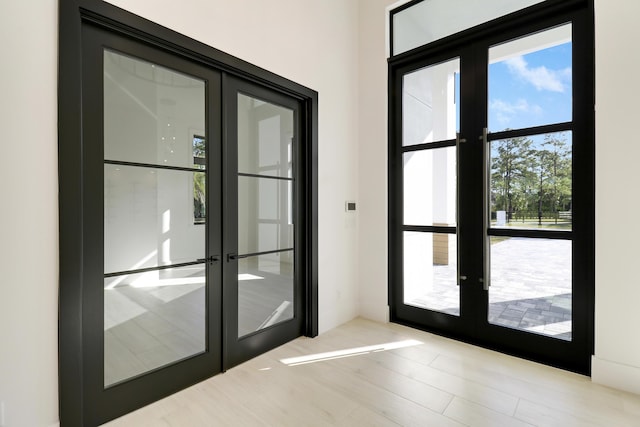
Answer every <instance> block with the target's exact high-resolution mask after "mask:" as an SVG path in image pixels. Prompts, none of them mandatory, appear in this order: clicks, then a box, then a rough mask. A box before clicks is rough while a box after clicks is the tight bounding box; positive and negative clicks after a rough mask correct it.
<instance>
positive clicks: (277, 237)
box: [238, 176, 293, 254]
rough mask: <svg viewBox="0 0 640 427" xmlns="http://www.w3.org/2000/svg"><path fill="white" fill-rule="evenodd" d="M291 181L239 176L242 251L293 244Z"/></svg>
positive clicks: (239, 249) (239, 233)
mask: <svg viewBox="0 0 640 427" xmlns="http://www.w3.org/2000/svg"><path fill="white" fill-rule="evenodd" d="M290 184H291V182H290V181H286V180H278V179H270V178H256V177H246V176H239V177H238V252H239V253H240V254H247V253H256V252H265V251H273V250H277V249H287V248H292V247H293V222H292V217H291V208H292V202H293V200H292V194H291V185H290Z"/></svg>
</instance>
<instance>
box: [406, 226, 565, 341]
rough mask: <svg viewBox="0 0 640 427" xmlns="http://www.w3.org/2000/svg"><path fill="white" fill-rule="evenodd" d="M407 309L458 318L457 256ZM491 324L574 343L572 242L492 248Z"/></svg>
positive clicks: (512, 241)
mask: <svg viewBox="0 0 640 427" xmlns="http://www.w3.org/2000/svg"><path fill="white" fill-rule="evenodd" d="M450 258H454V259H453V260H452V261H453V262H450V264H449V265H434V267H433V286H432V289H431V290H429V291H427V292H426V293H424V294H423V295H421V296H420V297H418V298H415V299H414V300H413V301H407V302H406V303H407V304H408V305H412V306H417V307H421V308H428V309H431V310H436V311H441V312H444V313H449V314H452V315H459V314H460V303H459V298H460V297H459V295H460V289H459V287H458V286H456V264H455V257H454V256H453V257H450ZM490 283H491V286H490V288H489V316H488V320H489V323H492V324H496V325H501V326H505V327H508V328H514V329H521V330H526V331H529V332H532V333H538V334H543V335H549V336H553V337H554V338H559V339H564V340H571V297H572V291H571V242H570V241H567V240H552V239H532V238H517V237H512V238H508V239H506V240H502V241H499V242H496V243H494V244H492V245H491V282H490ZM463 286H464V285H463Z"/></svg>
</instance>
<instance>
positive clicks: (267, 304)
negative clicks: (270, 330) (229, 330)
mask: <svg viewBox="0 0 640 427" xmlns="http://www.w3.org/2000/svg"><path fill="white" fill-rule="evenodd" d="M293 265H294V255H293V251H285V252H279V253H275V254H267V255H260V256H252V257H248V258H242V259H240V260H239V261H238V337H242V336H244V335H247V334H250V333H252V332H255V331H259V330H260V329H264V328H267V327H269V326H272V325H275V324H277V323H280V322H283V321H285V320H288V319H292V318H293V313H294V300H293V298H294V294H293Z"/></svg>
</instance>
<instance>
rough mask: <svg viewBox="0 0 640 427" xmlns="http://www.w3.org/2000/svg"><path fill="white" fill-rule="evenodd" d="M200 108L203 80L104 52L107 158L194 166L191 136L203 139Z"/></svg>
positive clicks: (203, 108)
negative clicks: (198, 136)
mask: <svg viewBox="0 0 640 427" xmlns="http://www.w3.org/2000/svg"><path fill="white" fill-rule="evenodd" d="M204 105H205V83H204V81H202V80H199V79H195V78H193V77H190V76H187V75H185V74H181V73H177V72H175V71H172V70H169V69H167V68H164V67H161V66H159V65H155V64H152V63H150V62H146V61H142V60H139V59H135V58H132V57H128V56H124V55H120V54H118V53H115V52H109V51H105V52H104V158H105V159H106V160H119V161H126V162H134V163H145V164H154V165H165V166H180V167H193V164H194V163H193V158H194V155H193V145H192V144H193V137H194V135H200V137H201V138H204V137H205V135H204V129H205V107H204Z"/></svg>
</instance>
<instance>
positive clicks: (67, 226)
mask: <svg viewBox="0 0 640 427" xmlns="http://www.w3.org/2000/svg"><path fill="white" fill-rule="evenodd" d="M92 34H93V35H92ZM105 35H106V36H105ZM96 37H97V38H96ZM109 37H111V38H112V41H113V40H117V43H124V44H125V45H136V46H138V47H142V49H143V50H145V51H146V52H148V54H149V55H150V56H151V58H152V59H160V62H161V63H162V62H167V58H170V57H173V58H176V59H175V61H177V62H178V63H181V64H191V65H190V66H191V67H192V69H194V70H201V71H196V72H195V74H196V75H202V74H203V73H204V74H205V75H208V77H207V78H209V77H211V76H215V75H219V76H222V80H224V79H225V76H233V77H234V78H238V79H242V80H245V81H248V82H251V83H252V84H254V85H257V86H261V87H265V88H268V90H270V91H273V92H274V93H279V94H282V96H285V97H290V98H293V99H295V100H296V102H297V103H298V105H299V107H300V110H301V116H302V118H301V120H300V127H301V132H300V134H301V135H303V136H304V140H302V139H301V144H300V145H301V146H302V149H301V150H300V151H301V153H302V157H301V158H300V161H299V165H298V166H299V168H298V173H299V176H300V179H299V181H300V186H301V188H302V189H301V191H300V195H301V197H300V200H299V201H298V202H299V205H298V206H299V210H300V212H304V222H303V223H302V225H301V226H300V227H297V232H298V233H300V234H301V235H303V236H304V237H303V238H301V239H300V241H299V245H300V247H299V248H297V254H296V255H297V256H298V257H301V260H300V265H301V268H300V269H299V270H300V271H298V273H297V274H299V275H300V276H299V278H300V280H301V281H302V283H303V288H304V292H303V295H300V298H301V304H299V305H300V308H301V311H302V316H304V317H303V318H302V319H301V327H300V328H298V330H297V334H298V335H300V334H303V335H306V336H310V337H313V336H316V335H317V334H318V261H317V260H318V255H317V241H318V234H317V226H318V202H317V188H318V173H317V158H318V145H317V144H318V120H317V118H318V94H317V92H315V91H313V90H311V89H308V88H306V87H304V86H301V85H299V84H297V83H295V82H292V81H290V80H288V79H285V78H283V77H280V76H278V75H275V74H273V73H271V72H268V71H266V70H264V69H261V68H259V67H256V66H254V65H251V64H249V63H247V62H244V61H242V60H240V59H238V58H235V57H233V56H230V55H228V54H225V53H223V52H221V51H219V50H217V49H214V48H212V47H210V46H206V45H204V44H202V43H200V42H198V41H195V40H193V39H190V38H188V37H186V36H184V35H181V34H179V33H176V32H174V31H172V30H169V29H167V28H165V27H162V26H160V25H158V24H155V23H153V22H151V21H148V20H145V19H143V18H141V17H138V16H136V15H133V14H131V13H129V12H127V11H125V10H122V9H119V8H117V7H115V6H112V5H110V4H107V3H105V2H102V1H99V0H61V1H60V4H59V70H58V71H59V77H58V93H59V96H58V165H59V166H58V168H59V173H58V176H59V230H60V244H59V250H60V277H59V280H60V284H59V409H60V420H61V423H62V424H63V425H65V426H66V425H69V426H76V425H77V426H87V425H97V424H99V423H103V422H106V421H108V420H109V419H113V418H115V417H117V416H120V415H123V414H124V413H127V412H130V411H132V410H134V409H136V408H139V407H141V406H144V405H146V404H148V403H151V402H153V401H155V400H158V399H159V398H161V397H164V396H167V395H169V394H171V393H173V392H175V391H178V390H180V389H182V388H185V387H187V386H189V385H191V384H194V383H196V382H198V381H201V380H203V379H205V378H207V377H210V376H212V375H215V373H217V372H219V371H220V370H222V369H225V368H228V367H230V365H229V364H226V366H222V361H220V360H219V359H216V358H215V357H212V356H211V355H210V354H209V355H204V356H203V357H201V356H196V357H195V358H191V359H198V358H202V362H201V364H200V365H199V366H200V367H199V368H198V369H194V368H193V367H190V368H184V367H181V366H171V367H168V368H162V369H160V370H158V371H155V372H154V373H153V375H152V376H153V377H154V378H155V379H149V378H151V377H149V378H145V377H144V376H142V377H140V378H137V379H135V380H132V381H130V382H125V383H123V384H118V385H116V386H114V387H110V388H109V389H107V390H106V391H105V390H104V387H103V378H98V377H99V376H100V375H99V373H96V372H92V371H91V368H94V367H95V361H96V360H100V361H102V357H103V356H102V354H101V353H100V350H101V349H102V345H100V343H99V341H101V337H97V338H96V337H92V336H91V335H90V334H91V333H92V332H95V330H94V329H95V325H97V324H100V325H102V307H99V308H100V310H96V307H94V305H92V304H91V303H89V304H87V301H88V300H89V299H92V298H94V300H95V295H96V292H92V290H91V288H90V287H89V285H88V284H89V283H91V281H92V280H93V281H95V278H96V277H98V278H99V283H100V282H102V276H103V273H104V272H103V265H102V259H103V258H102V256H101V255H102V250H103V249H102V248H99V250H96V249H95V246H96V245H95V244H94V242H95V241H96V239H97V241H99V242H101V241H102V235H101V231H102V228H101V227H95V226H94V225H95V224H94V223H95V221H94V223H92V222H91V216H92V215H93V216H95V215H99V216H100V217H102V211H100V208H101V206H102V202H101V201H100V202H99V203H98V201H97V200H95V199H96V198H93V199H92V197H91V195H90V194H88V193H87V192H86V191H85V189H86V188H87V186H89V187H91V186H95V185H98V187H100V184H101V181H100V182H98V181H99V180H100V179H101V178H91V177H92V176H94V175H95V176H96V177H97V176H100V175H101V174H102V168H101V167H100V170H99V171H98V173H93V174H91V173H90V172H89V170H88V168H90V167H92V166H95V165H94V163H95V159H96V158H98V157H100V158H101V159H102V152H101V151H100V150H96V148H97V147H91V146H90V144H89V141H87V140H86V138H87V134H86V132H93V134H95V133H96V132H98V131H101V129H102V126H101V124H97V123H95V124H94V125H92V126H89V128H87V126H86V123H85V122H84V120H85V119H84V118H83V110H84V108H90V103H91V100H88V99H86V98H85V97H84V96H85V94H84V93H83V85H85V84H100V85H101V82H100V83H97V82H95V81H94V82H93V83H91V82H86V81H84V80H83V79H84V77H85V74H84V71H83V70H84V69H85V67H94V68H95V66H96V64H87V61H90V60H91V59H92V58H90V57H88V56H87V55H86V52H85V49H86V48H87V46H88V45H89V44H91V43H94V45H95V43H105V40H106V39H107V38H109ZM92 38H93V41H92ZM124 50H125V51H126V50H127V48H125V49H124ZM168 61H169V62H171V61H172V60H171V59H169V60H168ZM100 64H101V62H100ZM215 81H216V78H215V77H213V78H212V80H211V82H210V86H211V85H213V86H216V84H217V83H216V82H215ZM219 89H220V86H218V87H217V88H214V90H219ZM207 114H208V118H207V121H208V122H209V125H212V124H214V122H215V123H221V122H222V116H223V113H222V112H221V111H219V109H218V108H217V107H215V106H213V107H212V106H210V107H209V109H208V110H207ZM219 129H221V127H218V130H219ZM221 138H223V135H219V139H221ZM220 142H221V141H220ZM219 146H220V145H218V147H219ZM100 148H101V147H100ZM92 149H93V151H92ZM98 151H100V152H98ZM221 158H223V157H222V156H221ZM101 162H102V160H101ZM94 172H95V171H94ZM87 178H89V180H90V181H87ZM96 179H98V180H96ZM91 180H93V181H91ZM214 187H215V185H214ZM92 188H95V187H92ZM212 194H213V197H218V195H219V192H218V191H217V190H214V192H213V193H212ZM212 222H215V221H212ZM209 228H210V230H213V229H214V228H215V227H209ZM98 246H99V245H98ZM216 249H217V248H208V251H209V252H211V251H215V250H216ZM211 253H213V252H211ZM220 255H222V254H220ZM221 261H223V260H221ZM217 264H218V265H220V264H221V262H218V263H217ZM216 269H218V270H219V269H220V267H218V266H214V267H210V268H209V271H211V272H213V271H216ZM216 298H218V296H216V295H211V298H210V300H209V304H217V302H216ZM218 301H220V298H218ZM91 325H93V327H92V326H91ZM218 337H219V335H218V334H217V333H213V335H211V336H210V337H209V338H210V340H211V339H213V340H216V339H218ZM220 344H222V339H221V338H220ZM262 344H263V345H264V343H262ZM211 345H212V343H210V344H209V346H211ZM191 359H190V360H191ZM179 365H180V364H179ZM100 372H102V371H101V370H100ZM180 377H182V378H181V379H178V378H180ZM124 389H127V391H126V392H123V393H120V391H122V390H124Z"/></svg>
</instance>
